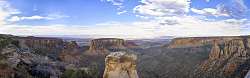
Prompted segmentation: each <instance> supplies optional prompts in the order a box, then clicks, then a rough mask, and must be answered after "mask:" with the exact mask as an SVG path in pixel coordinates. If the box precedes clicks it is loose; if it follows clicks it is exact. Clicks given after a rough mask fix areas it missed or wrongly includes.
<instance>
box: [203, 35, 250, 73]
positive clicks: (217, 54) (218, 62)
mask: <svg viewBox="0 0 250 78" xmlns="http://www.w3.org/2000/svg"><path fill="white" fill-rule="evenodd" d="M247 43H248V40H247V38H242V39H233V40H230V41H225V42H224V43H223V44H220V43H218V42H216V41H215V42H214V44H213V47H212V49H211V52H210V54H209V58H208V60H206V61H205V62H204V63H202V64H201V66H200V70H201V72H202V73H203V74H200V75H207V76H209V75H214V76H215V75H217V76H215V77H234V78H242V77H244V76H245V74H246V73H247V71H248V70H249V68H250V64H249V60H250V56H249V54H250V51H249V46H248V44H247Z"/></svg>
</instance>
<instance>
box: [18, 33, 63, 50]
mask: <svg viewBox="0 0 250 78" xmlns="http://www.w3.org/2000/svg"><path fill="white" fill-rule="evenodd" d="M18 40H19V45H20V46H21V47H22V48H31V49H43V50H47V51H49V52H50V51H54V50H55V49H56V50H58V49H61V48H63V40H62V39H58V38H46V37H32V36H30V37H19V38H18Z"/></svg>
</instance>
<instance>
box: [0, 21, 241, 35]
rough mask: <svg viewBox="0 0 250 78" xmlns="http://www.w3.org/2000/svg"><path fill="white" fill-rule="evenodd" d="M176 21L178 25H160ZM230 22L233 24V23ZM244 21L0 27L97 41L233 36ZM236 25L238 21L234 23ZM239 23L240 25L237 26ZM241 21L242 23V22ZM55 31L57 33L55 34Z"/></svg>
mask: <svg viewBox="0 0 250 78" xmlns="http://www.w3.org/2000/svg"><path fill="white" fill-rule="evenodd" d="M168 19H173V20H175V21H176V23H178V24H160V23H162V22H163V21H164V20H168ZM229 21H230V22H229ZM243 21H245V19H242V20H241V21H238V20H235V19H231V20H226V21H225V20H223V21H204V20H201V19H198V18H195V17H191V16H183V17H162V18H161V19H158V20H151V21H137V22H133V23H120V22H107V23H101V24H96V25H93V26H65V25H48V26H25V25H9V26H3V27H1V28H0V33H8V34H14V35H90V36H91V37H94V38H101V37H117V38H133V39H134V38H156V37H160V36H179V37H180V36H182V37H183V36H229V35H230V36H231V35H239V34H242V33H243V31H242V29H241V25H242V24H243ZM232 22H235V23H234V24H232ZM236 22H238V23H236ZM240 22H241V23H240ZM51 31H53V32H51Z"/></svg>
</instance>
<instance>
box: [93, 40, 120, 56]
mask: <svg viewBox="0 0 250 78" xmlns="http://www.w3.org/2000/svg"><path fill="white" fill-rule="evenodd" d="M124 45H125V40H123V39H118V38H101V39H93V40H92V41H91V44H90V48H89V54H108V52H110V51H113V52H114V51H119V50H120V49H125V46H124Z"/></svg>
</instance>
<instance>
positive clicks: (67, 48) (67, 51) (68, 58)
mask: <svg viewBox="0 0 250 78" xmlns="http://www.w3.org/2000/svg"><path fill="white" fill-rule="evenodd" d="M80 53H81V52H80V47H79V46H78V44H77V43H76V42H75V41H71V42H64V48H63V50H62V52H60V54H59V58H60V60H61V61H63V62H66V63H71V64H76V63H79V59H80V55H81V54H80Z"/></svg>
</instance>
